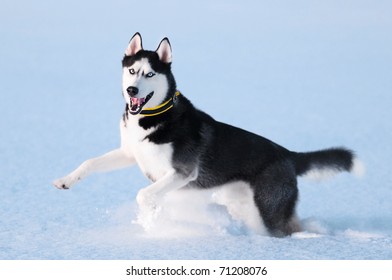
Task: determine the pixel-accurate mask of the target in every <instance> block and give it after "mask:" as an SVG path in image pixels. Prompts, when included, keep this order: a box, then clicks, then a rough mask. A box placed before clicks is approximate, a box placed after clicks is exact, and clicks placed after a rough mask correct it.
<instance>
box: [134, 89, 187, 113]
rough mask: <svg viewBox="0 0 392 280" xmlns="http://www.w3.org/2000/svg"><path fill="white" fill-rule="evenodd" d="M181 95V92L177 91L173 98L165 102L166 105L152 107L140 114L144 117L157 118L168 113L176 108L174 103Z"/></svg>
mask: <svg viewBox="0 0 392 280" xmlns="http://www.w3.org/2000/svg"><path fill="white" fill-rule="evenodd" d="M180 95H181V93H180V92H179V91H176V93H175V94H174V95H173V97H171V98H170V99H169V100H167V101H165V102H164V103H162V104H160V105H158V106H155V107H152V108H146V109H143V110H141V112H140V113H139V114H140V115H142V116H146V117H152V116H157V115H160V114H163V113H165V112H166V111H168V110H170V109H171V108H173V106H174V102H175V101H176V99H177V97H178V96H180Z"/></svg>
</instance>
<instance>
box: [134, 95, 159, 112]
mask: <svg viewBox="0 0 392 280" xmlns="http://www.w3.org/2000/svg"><path fill="white" fill-rule="evenodd" d="M153 95H154V92H150V93H149V94H148V95H147V96H146V97H142V98H137V97H131V106H130V108H129V112H130V113H131V114H132V115H137V114H139V113H140V112H141V111H142V109H143V107H144V105H146V104H147V102H148V101H149V100H150V99H151V97H152V96H153Z"/></svg>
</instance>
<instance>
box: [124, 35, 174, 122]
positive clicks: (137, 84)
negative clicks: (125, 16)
mask: <svg viewBox="0 0 392 280" xmlns="http://www.w3.org/2000/svg"><path fill="white" fill-rule="evenodd" d="M171 61H172V51H171V46H170V42H169V39H167V38H164V39H163V40H162V41H161V42H160V44H159V46H158V48H157V50H156V51H146V50H143V46H142V37H141V36H140V34H139V33H136V34H135V35H133V37H132V39H131V40H130V42H129V45H128V47H127V48H126V50H125V56H124V58H123V61H122V66H123V74H122V92H123V96H124V98H125V102H126V103H127V104H128V108H129V112H130V113H131V114H132V115H137V114H139V113H140V112H141V110H142V109H143V107H146V108H152V107H155V106H158V105H160V104H162V103H163V102H164V101H165V100H167V99H168V98H170V96H172V95H173V94H174V92H175V90H176V85H175V81H174V77H173V74H172V73H171V67H170V66H171Z"/></svg>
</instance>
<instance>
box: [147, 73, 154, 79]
mask: <svg viewBox="0 0 392 280" xmlns="http://www.w3.org/2000/svg"><path fill="white" fill-rule="evenodd" d="M154 76H155V73H153V72H148V73H147V75H146V77H147V78H151V77H154Z"/></svg>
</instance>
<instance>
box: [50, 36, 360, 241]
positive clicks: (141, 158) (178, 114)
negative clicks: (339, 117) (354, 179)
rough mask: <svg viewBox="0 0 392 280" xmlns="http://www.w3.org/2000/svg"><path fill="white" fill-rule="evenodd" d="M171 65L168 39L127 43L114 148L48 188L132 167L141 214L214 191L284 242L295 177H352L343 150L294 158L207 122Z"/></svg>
mask: <svg viewBox="0 0 392 280" xmlns="http://www.w3.org/2000/svg"><path fill="white" fill-rule="evenodd" d="M171 63H172V49H171V45H170V42H169V40H168V38H164V39H162V41H161V42H160V44H159V46H158V48H157V49H156V51H148V50H144V49H143V46H142V37H141V35H140V34H139V33H136V34H135V35H134V36H133V37H132V38H131V40H130V42H129V44H128V46H127V48H126V50H125V55H124V57H123V60H122V95H123V98H124V100H125V104H126V105H125V112H124V114H123V117H122V119H121V121H120V133H121V145H120V147H119V148H118V149H115V150H113V151H111V152H109V153H106V154H104V155H102V156H100V157H97V158H92V159H89V160H87V161H85V162H83V163H82V164H81V165H80V166H79V167H78V168H77V169H76V170H74V171H73V172H71V173H70V174H69V175H67V176H65V177H63V178H61V179H58V180H55V181H54V182H53V185H54V186H55V187H57V188H59V189H69V188H70V187H72V186H73V185H75V184H76V183H77V182H78V181H80V180H82V179H83V178H85V177H86V176H88V175H90V174H91V173H94V172H106V171H111V170H115V169H119V168H124V167H128V166H131V165H134V164H137V165H138V166H139V167H140V169H141V171H142V172H143V174H144V175H145V176H146V177H148V178H149V179H150V180H151V184H150V185H149V186H148V187H146V188H143V189H141V190H140V191H139V192H138V194H137V196H136V200H137V202H138V205H139V207H140V209H144V211H150V212H154V211H157V209H159V204H160V201H161V200H162V198H163V197H164V196H165V195H166V194H167V193H169V192H172V191H174V190H178V189H183V188H198V189H211V188H216V189H219V192H218V193H220V194H221V195H220V197H219V198H218V199H217V200H216V201H217V202H219V203H221V204H226V206H227V209H228V212H229V213H230V214H231V215H232V216H233V217H234V218H235V219H240V220H242V221H243V222H244V223H245V224H246V225H247V226H249V228H251V229H253V230H255V231H256V232H258V231H259V229H260V226H264V228H266V229H267V231H268V233H269V234H270V235H272V236H276V237H284V236H288V235H291V234H292V233H295V232H298V231H301V230H302V229H301V224H300V222H299V220H298V218H297V216H296V211H295V208H296V204H297V200H298V188H297V177H298V176H304V175H315V174H330V173H331V174H332V173H337V172H341V171H347V172H353V171H355V170H357V169H358V166H360V164H359V163H360V162H359V161H358V160H357V158H356V156H355V154H354V153H353V152H352V151H351V150H349V149H346V148H341V147H338V148H330V149H324V150H319V151H314V152H293V151H290V150H288V149H286V148H284V147H282V146H280V145H278V144H276V143H274V142H272V141H270V140H268V139H266V138H264V137H262V136H259V135H256V134H253V133H251V132H248V131H245V130H243V129H240V128H237V127H234V126H231V125H228V124H225V123H221V122H218V121H216V120H214V119H213V118H212V117H211V116H209V115H208V114H206V113H204V112H202V111H200V110H198V109H196V108H195V107H194V106H193V105H192V103H191V102H190V101H189V100H188V99H187V98H186V97H185V96H184V95H183V94H182V93H180V92H179V91H178V90H177V87H176V81H175V79H174V76H173V73H172V71H171ZM359 169H361V168H360V167H359ZM233 205H234V206H233ZM251 212H252V213H251ZM253 216H256V217H257V219H256V220H255V219H253V218H251V217H253Z"/></svg>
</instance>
